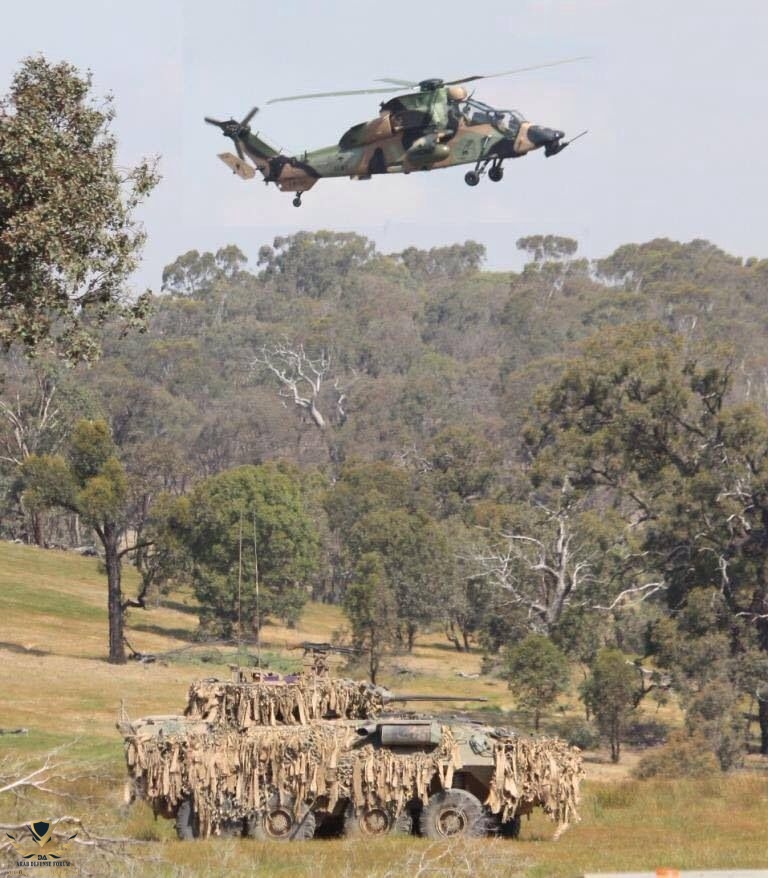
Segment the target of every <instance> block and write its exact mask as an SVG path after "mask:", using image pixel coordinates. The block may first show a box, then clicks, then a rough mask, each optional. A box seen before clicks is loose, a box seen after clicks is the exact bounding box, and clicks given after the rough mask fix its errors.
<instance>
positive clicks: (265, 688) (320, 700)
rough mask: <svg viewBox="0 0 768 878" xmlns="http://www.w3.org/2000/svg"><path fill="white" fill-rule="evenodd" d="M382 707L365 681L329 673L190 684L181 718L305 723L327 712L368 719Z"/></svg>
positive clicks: (243, 724) (243, 725) (238, 723)
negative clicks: (291, 680) (287, 679)
mask: <svg viewBox="0 0 768 878" xmlns="http://www.w3.org/2000/svg"><path fill="white" fill-rule="evenodd" d="M383 706H384V702H383V699H382V695H381V693H380V692H379V691H377V690H375V689H373V688H372V687H370V686H368V685H367V684H365V683H359V682H355V681H353V680H336V679H332V678H330V677H316V678H305V677H300V678H299V679H298V680H297V681H296V682H295V683H283V682H280V683H231V682H221V681H218V680H213V681H201V682H199V683H194V684H193V685H192V686H191V687H190V690H189V696H188V699H187V707H186V710H185V711H184V713H185V716H188V717H190V719H204V720H206V721H207V722H210V723H214V724H217V725H224V724H226V725H229V726H232V727H235V728H238V729H242V730H245V729H248V728H250V727H251V726H264V725H269V726H275V725H296V724H301V725H305V724H306V723H308V722H311V721H313V720H318V719H323V718H324V717H328V716H337V717H341V718H343V719H371V718H374V717H377V716H378V715H379V714H380V713H381V711H382V708H383Z"/></svg>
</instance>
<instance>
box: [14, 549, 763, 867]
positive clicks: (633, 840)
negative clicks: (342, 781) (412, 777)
mask: <svg viewBox="0 0 768 878" xmlns="http://www.w3.org/2000/svg"><path fill="white" fill-rule="evenodd" d="M126 580H127V581H126V587H127V588H130V587H131V575H130V571H128V572H127V574H126ZM105 605H106V590H105V582H104V578H103V576H102V575H101V574H100V573H99V570H98V564H97V562H96V561H95V560H92V559H83V558H79V557H77V556H74V555H72V554H69V553H65V552H57V551H41V550H37V549H31V548H28V547H24V546H19V545H11V544H6V543H0V728H2V729H4V730H12V729H15V728H18V727H24V728H25V729H27V732H26V734H20V735H16V734H13V735H11V734H3V735H0V775H2V777H3V778H6V779H7V778H15V777H19V776H21V775H22V774H24V773H25V772H27V771H31V770H34V769H36V768H38V767H39V766H41V765H42V764H43V762H44V760H45V759H46V756H47V755H48V754H49V753H51V752H52V751H55V752H54V756H53V760H54V761H55V762H56V763H57V764H58V765H59V766H60V767H59V768H58V769H57V771H56V772H54V773H55V774H59V775H61V777H59V778H54V779H53V780H52V781H51V784H50V786H51V788H52V789H54V790H55V791H56V793H57V795H53V794H48V793H39V792H37V791H31V792H27V793H25V794H24V795H23V796H19V795H15V794H14V792H13V791H7V792H5V793H0V822H3V823H7V824H12V823H21V822H29V821H31V820H40V819H53V818H58V817H61V816H63V815H64V814H67V815H72V816H74V817H77V818H79V819H80V820H82V822H83V825H84V826H85V827H86V828H87V829H88V830H89V831H90V832H91V833H94V834H96V835H99V836H103V837H112V838H115V837H128V838H131V839H134V840H135V843H133V844H130V845H124V846H117V847H114V846H113V847H111V848H110V849H109V851H108V852H106V853H101V852H98V851H94V850H92V849H89V848H87V847H85V846H80V845H75V846H74V848H73V849H72V848H71V849H70V850H69V851H68V855H69V856H70V857H71V859H72V861H73V862H74V863H75V871H74V872H73V871H72V870H67V874H82V875H99V876H101V875H116V876H121V875H126V876H137V878H139V876H141V878H144V876H146V878H150V876H168V878H171V876H173V878H182V876H183V878H187V876H189V878H195V876H201V878H202V876H209V875H214V876H215V875H233V876H239V875H243V876H245V875H259V876H269V875H278V876H294V875H297V876H325V875H329V876H337V875H338V876H357V875H361V876H367V875H371V876H390V875H391V876H395V875H423V876H449V875H450V876H452V875H471V876H497V875H498V876H502V875H503V876H526V878H549V876H551V878H558V876H562V878H566V876H577V875H580V874H581V873H583V872H584V871H599V870H609V869H613V870H617V869H625V870H640V869H653V868H655V867H658V866H675V867H678V868H727V867H740V868H757V867H762V866H765V865H766V864H768V853H766V845H765V837H766V830H768V771H766V766H765V765H764V764H763V762H762V761H759V760H757V761H754V762H752V763H750V767H749V769H748V770H744V771H741V772H737V773H734V774H731V775H727V776H726V775H723V776H717V777H713V778H710V779H707V780H703V781H686V782H672V781H643V782H641V781H635V780H631V779H630V778H629V773H628V767H629V766H631V765H632V764H633V763H634V762H635V761H636V760H637V758H638V754H637V753H633V752H631V751H629V752H627V754H626V757H625V758H623V759H622V763H621V764H620V765H618V766H613V765H611V764H610V763H608V761H607V758H606V757H605V754H600V753H596V754H588V761H587V780H586V782H585V784H584V786H583V793H584V796H583V799H584V800H583V805H582V809H581V811H582V818H583V819H582V822H581V823H580V824H578V825H576V826H574V827H572V828H571V829H570V830H569V831H568V832H567V833H565V835H563V836H562V837H561V838H560V839H559V840H558V841H552V833H553V826H552V825H551V824H550V823H549V822H548V821H546V820H545V819H543V818H542V817H540V816H536V817H534V819H532V820H531V821H529V822H528V821H524V823H523V831H522V835H521V838H520V840H519V841H517V842H510V841H504V840H496V839H482V840H476V841H472V842H470V843H462V844H461V845H458V844H444V845H437V844H434V843H430V842H427V841H425V840H421V839H417V838H409V839H382V840H381V841H377V842H374V843H371V842H369V841H366V842H358V841H342V840H315V841H312V842H307V843H301V844H293V845H291V844H289V845H277V844H272V845H270V844H264V843H258V842H252V841H240V840H233V839H209V840H206V841H198V842H193V843H182V842H178V841H176V840H175V838H174V835H173V831H172V830H173V827H172V826H171V824H170V823H169V822H167V821H163V820H158V821H155V820H154V818H153V815H152V813H151V811H150V809H149V808H148V807H147V806H146V805H144V804H142V803H135V804H134V805H132V806H131V807H130V808H126V807H125V806H124V804H123V782H124V777H125V773H124V767H123V756H122V742H121V739H120V736H119V734H118V733H117V731H116V729H115V720H116V717H117V714H118V709H119V707H120V703H121V701H123V702H124V703H125V706H126V708H127V710H128V711H129V713H130V714H131V715H132V716H141V715H145V714H151V713H174V712H178V711H180V709H181V708H182V707H183V704H184V702H185V698H186V691H187V688H188V686H189V683H190V682H191V681H192V680H193V679H195V678H197V677H202V676H214V675H218V676H226V675H228V668H227V666H226V665H227V661H228V659H229V658H230V657H229V656H227V655H226V654H224V653H222V652H220V651H219V652H216V651H213V650H208V653H209V654H208V655H207V656H205V657H206V658H208V659H211V661H207V662H201V661H200V660H199V659H200V655H201V652H200V650H199V649H194V648H189V647H190V646H191V644H193V634H194V630H195V627H196V621H197V620H196V616H195V613H194V604H193V601H192V600H191V599H190V598H188V597H185V596H184V595H174V596H173V599H172V600H169V601H168V602H166V604H165V605H164V606H158V607H156V608H153V609H150V610H148V611H136V610H134V611H132V612H131V615H130V617H129V631H128V639H129V640H130V642H131V644H132V645H133V646H134V648H136V649H137V650H139V651H141V652H154V653H166V652H169V651H176V653H175V658H174V660H173V661H168V662H157V663H154V664H148V665H142V664H138V663H134V662H130V663H129V664H127V665H125V666H123V667H114V666H111V665H109V664H107V663H106V661H105V660H104V659H105V654H106V613H105ZM343 625H344V619H343V616H342V614H341V613H340V612H339V611H338V609H336V608H333V607H326V606H319V605H310V606H309V607H308V608H307V610H306V611H305V613H304V615H303V617H302V620H301V622H300V624H299V625H298V627H297V628H295V629H293V630H289V629H287V628H284V627H281V626H278V625H274V626H269V627H268V628H267V629H265V632H264V644H263V649H264V651H265V653H269V655H270V656H272V657H274V659H275V660H276V661H278V662H279V663H280V664H281V665H282V666H283V667H286V668H287V667H290V666H296V665H297V664H299V663H300V655H301V653H300V652H298V651H294V650H291V649H290V647H291V646H294V645H296V644H297V643H299V642H301V641H302V640H305V639H312V640H329V639H332V637H333V636H334V633H335V632H337V631H339V630H340V629H341V628H343ZM195 656H197V659H195ZM480 658H481V657H480V655H479V654H478V653H472V654H468V655H467V654H463V653H458V652H456V651H455V650H454V649H453V648H452V647H451V646H450V645H449V644H448V643H447V642H444V640H443V638H442V635H441V634H440V633H439V632H437V633H435V634H433V635H425V636H423V637H422V638H420V639H419V640H418V641H417V645H416V648H415V650H414V654H413V655H412V656H402V657H400V656H398V657H397V658H396V659H395V660H394V665H395V666H396V667H395V668H391V669H390V673H389V674H388V675H387V676H385V679H384V681H383V682H384V683H386V684H387V685H390V686H391V687H392V688H393V689H396V690H400V691H404V690H406V689H407V690H408V691H409V692H418V693H424V694H434V693H436V692H443V693H445V694H451V695H454V694H455V695H460V694H464V695H480V696H483V697H487V698H488V699H489V703H490V706H491V707H493V708H497V709H499V710H510V709H511V708H513V707H514V705H513V704H512V703H511V699H510V696H509V692H508V691H507V690H506V688H505V686H504V684H503V683H501V682H500V681H489V680H485V679H479V680H475V679H467V678H463V677H460V676H458V674H459V673H462V674H471V673H476V672H477V671H478V670H479V667H480ZM510 716H511V718H512V719H517V717H516V714H514V713H512V714H510ZM6 782H7V780H6ZM2 786H3V782H2V781H0V787H2ZM81 837H82V836H81ZM5 861H6V862H7V864H8V865H11V861H10V860H9V858H8V855H6V856H5ZM34 871H35V870H29V872H34ZM0 874H2V868H0Z"/></svg>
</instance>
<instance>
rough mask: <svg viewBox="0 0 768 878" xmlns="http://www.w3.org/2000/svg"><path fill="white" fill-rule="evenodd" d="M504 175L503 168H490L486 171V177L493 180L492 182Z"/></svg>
mask: <svg viewBox="0 0 768 878" xmlns="http://www.w3.org/2000/svg"><path fill="white" fill-rule="evenodd" d="M503 176H504V168H501V167H499V168H491V169H490V170H489V171H488V179H489V180H493V182H494V183H498V182H499V180H501V178H502V177H503Z"/></svg>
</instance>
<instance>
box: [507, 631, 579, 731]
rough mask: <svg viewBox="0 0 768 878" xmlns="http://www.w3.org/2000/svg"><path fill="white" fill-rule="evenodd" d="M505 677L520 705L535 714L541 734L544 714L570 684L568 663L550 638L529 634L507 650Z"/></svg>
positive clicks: (534, 725)
mask: <svg viewBox="0 0 768 878" xmlns="http://www.w3.org/2000/svg"><path fill="white" fill-rule="evenodd" d="M504 676H505V678H506V680H507V683H508V685H509V688H510V689H511V690H512V692H513V694H514V695H515V698H516V699H517V703H518V706H519V707H521V708H522V709H523V710H527V711H530V712H531V713H532V714H533V728H534V730H535V731H536V732H538V731H539V722H540V720H541V714H542V711H543V710H544V709H545V708H547V707H550V706H551V705H552V704H553V703H554V701H555V699H556V698H557V697H558V695H561V694H562V693H563V692H564V691H565V689H566V687H567V685H568V660H567V659H566V657H565V655H564V653H562V652H561V651H560V650H559V649H558V648H557V646H555V644H554V643H552V641H551V640H550V639H549V638H548V637H546V636H545V635H543V634H529V635H528V636H527V637H525V638H524V639H523V640H521V641H520V642H519V643H516V644H515V645H514V646H510V647H509V648H507V649H506V650H505V652H504Z"/></svg>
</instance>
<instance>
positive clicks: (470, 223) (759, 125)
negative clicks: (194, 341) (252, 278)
mask: <svg viewBox="0 0 768 878" xmlns="http://www.w3.org/2000/svg"><path fill="white" fill-rule="evenodd" d="M4 7H5V8H4V9H3V14H2V25H0V92H3V93H4V92H6V91H7V88H8V85H9V83H10V80H11V77H12V76H13V73H14V71H15V70H16V69H17V68H18V65H19V62H20V61H21V59H22V58H23V57H24V56H26V55H29V54H33V53H37V52H42V53H43V54H44V55H45V56H46V57H47V58H48V59H49V60H51V61H58V60H67V61H69V62H71V63H73V64H75V65H76V66H77V67H79V68H81V69H86V68H89V69H90V70H92V72H93V74H94V81H95V91H96V93H97V94H103V93H105V92H111V93H112V94H113V95H114V98H115V104H116V109H117V120H116V124H115V131H116V134H117V136H118V139H119V142H120V160H121V162H123V163H125V164H129V163H132V162H135V161H136V159H137V158H138V157H139V156H141V155H145V154H160V155H161V172H162V174H163V182H162V183H161V185H160V187H159V188H158V190H156V192H155V193H154V194H153V196H152V197H151V199H150V201H149V202H148V204H147V206H146V208H144V209H143V210H142V218H143V221H144V222H145V225H146V229H147V232H148V234H149V241H148V243H147V246H146V248H145V251H144V261H143V264H142V268H141V270H140V272H139V273H138V274H137V277H136V279H135V281H136V285H137V286H140V287H145V286H151V287H153V288H154V289H156V290H157V289H158V288H159V286H160V275H161V272H162V268H163V266H164V265H166V264H168V263H169V262H171V261H173V259H175V258H176V256H178V255H179V254H180V253H182V252H185V251H186V250H189V249H191V248H196V249H198V250H215V249H217V248H218V247H220V246H222V245H225V244H228V243H236V244H238V245H239V246H240V247H241V248H242V249H243V251H244V252H245V253H246V255H248V256H249V257H250V258H251V260H252V267H254V268H255V260H256V253H257V251H258V248H259V246H260V245H261V244H264V243H271V241H272V238H273V237H274V236H275V235H277V234H290V233H292V232H295V231H298V230H300V229H310V230H314V229H333V230H338V231H358V232H361V233H363V234H365V235H368V236H369V237H371V238H373V239H374V240H375V241H376V242H377V244H378V246H379V248H380V249H381V250H383V251H385V252H389V251H395V250H399V249H402V248H403V247H405V246H408V245H410V244H415V245H416V246H420V247H431V246H435V245H442V244H451V243H453V242H455V241H464V240H466V239H469V238H472V239H475V240H477V241H480V242H482V243H484V244H485V245H486V246H487V248H488V255H489V259H488V263H487V265H488V267H490V268H493V269H507V268H517V267H519V265H520V259H519V255H518V254H517V252H516V251H515V248H514V242H515V241H516V239H517V238H519V237H521V236H523V235H529V234H536V233H556V234H564V235H569V236H572V237H575V238H577V239H578V240H579V241H580V243H581V246H582V253H583V255H586V256H589V257H599V256H604V255H607V254H608V253H609V252H611V250H613V249H614V248H615V247H616V246H618V245H620V244H623V243H629V242H633V241H634V242H640V241H645V240H649V239H651V238H655V237H671V238H676V239H679V240H690V239H692V238H706V239H708V240H710V241H712V242H713V243H715V244H717V245H719V246H720V247H723V248H724V249H726V250H728V251H729V252H732V253H734V254H736V255H739V256H759V257H766V256H768V242H767V241H766V233H767V232H768V209H767V208H766V203H767V202H768V152H766V149H767V145H768V112H767V110H766V103H767V102H766V97H768V60H767V59H768V51H766V45H767V44H768V4H766V3H765V2H764V0H731V2H729V3H723V2H722V0H515V2H510V0H486V2H483V3H478V4H472V3H466V2H461V3H460V2H456V0H443V2H439V3H414V2H402V0H389V2H388V0H379V2H378V3H369V2H368V3H366V2H359V0H358V2H356V3H351V2H349V3H324V4H320V3H317V2H309V0H281V2H274V3H254V2H253V0H249V2H241V0H218V2H216V3H211V2H210V0H186V2H181V0H166V2H163V3H158V2H157V0H153V2H149V0H133V2H131V3H125V2H119V3H118V2H112V0H102V2H95V0H94V2H86V0H69V2H67V3H61V2H53V0H27V2H25V3H18V2H14V3H6V4H4ZM580 55H589V56H591V59H592V60H590V61H588V62H583V63H578V64H569V65H566V66H563V67H555V68H553V69H549V70H540V71H535V72H530V73H525V74H521V75H518V76H514V77H505V78H499V79H492V80H488V81H485V82H480V83H478V84H477V87H476V92H475V95H476V97H477V98H479V99H480V100H483V101H485V102H487V103H490V104H494V105H496V106H503V107H515V108H517V109H519V110H521V111H522V112H523V113H524V115H525V116H526V117H527V118H529V119H530V120H532V121H534V122H538V123H540V124H544V125H548V126H551V127H556V128H560V129H562V130H565V131H566V133H567V134H568V135H571V136H572V135H574V134H576V133H578V132H579V131H581V130H582V129H584V128H588V129H589V134H588V135H587V136H586V137H584V138H582V139H581V140H580V141H578V143H576V144H574V145H573V147H571V148H569V149H567V150H566V151H565V152H563V153H562V154H561V155H558V156H555V157H553V158H551V159H545V158H544V156H543V154H542V153H541V152H538V153H534V154H533V155H530V156H527V157H526V158H523V159H519V160H516V161H508V162H507V163H506V164H505V171H506V173H505V176H504V180H503V181H502V182H501V183H498V184H497V183H492V182H491V181H490V180H488V179H487V178H484V179H483V180H482V181H481V183H480V185H479V186H478V187H476V188H474V189H471V188H470V187H468V186H467V185H466V184H465V183H464V180H463V176H464V172H465V171H466V170H467V168H465V167H458V168H452V169H447V170H441V171H436V172H430V173H424V174H411V175H409V176H407V177H404V176H403V175H387V176H383V177H374V178H373V179H372V180H370V181H349V180H343V179H337V180H325V181H323V180H321V181H319V182H318V183H317V184H316V186H315V187H314V188H313V189H312V190H311V191H310V192H308V193H307V194H306V195H305V196H304V205H303V206H302V207H301V208H299V209H296V208H294V207H293V206H292V205H291V197H292V196H291V195H290V194H288V193H280V192H278V190H277V189H276V188H275V187H274V186H269V187H265V186H264V184H263V183H261V182H259V179H258V175H257V178H256V179H254V180H253V181H249V182H244V181H242V180H240V179H239V178H237V177H235V176H233V175H232V174H231V173H230V172H229V171H228V170H227V168H226V167H225V166H224V165H223V164H222V163H221V162H220V161H219V160H218V159H217V158H216V153H218V152H222V151H225V150H231V144H230V142H229V141H225V140H224V139H223V138H222V136H221V134H220V133H219V132H218V131H217V130H216V129H215V128H212V127H210V126H207V125H205V124H204V123H203V116H204V115H211V116H214V117H216V118H221V119H226V118H229V117H230V116H234V117H236V118H241V117H242V116H244V115H245V113H246V112H247V111H248V110H249V109H250V107H252V106H254V105H259V106H260V107H262V112H260V113H259V115H258V116H257V117H256V119H255V120H254V121H253V123H252V126H253V128H254V130H260V131H262V132H263V133H264V134H265V135H266V136H267V138H268V139H269V140H270V141H271V142H273V143H276V144H278V145H282V146H283V147H285V148H286V149H288V150H291V151H296V152H298V151H303V150H304V149H305V148H307V149H310V150H311V149H313V148H318V147H321V146H327V145H329V144H332V143H335V142H336V141H337V140H338V139H339V137H340V136H341V134H342V133H343V132H344V131H345V130H346V129H347V128H348V127H350V126H351V125H353V124H355V123H357V122H362V121H365V120H366V119H370V118H373V117H375V116H376V114H377V112H378V102H379V100H381V99H382V97H383V96H379V95H367V96H357V97H349V98H331V99H328V100H322V101H321V100H318V101H311V102H300V103H293V104H290V103H289V104H282V105H280V104H278V105H275V106H272V107H267V106H265V104H266V101H267V100H268V99H269V98H273V97H278V96H281V95H287V94H296V93H301V92H312V91H330V90H335V89H347V88H350V89H353V88H367V87H376V83H374V80H375V79H376V78H377V77H384V76H389V77H396V78H402V79H408V80H420V79H424V78H428V77H441V78H444V79H455V78H459V77H461V76H465V75H471V74H477V73H493V72H495V71H499V70H506V69H509V68H515V67H523V66H528V65H532V64H538V63H545V62H549V61H554V60H557V59H561V58H571V57H575V56H580ZM384 97H385V96H384Z"/></svg>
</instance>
